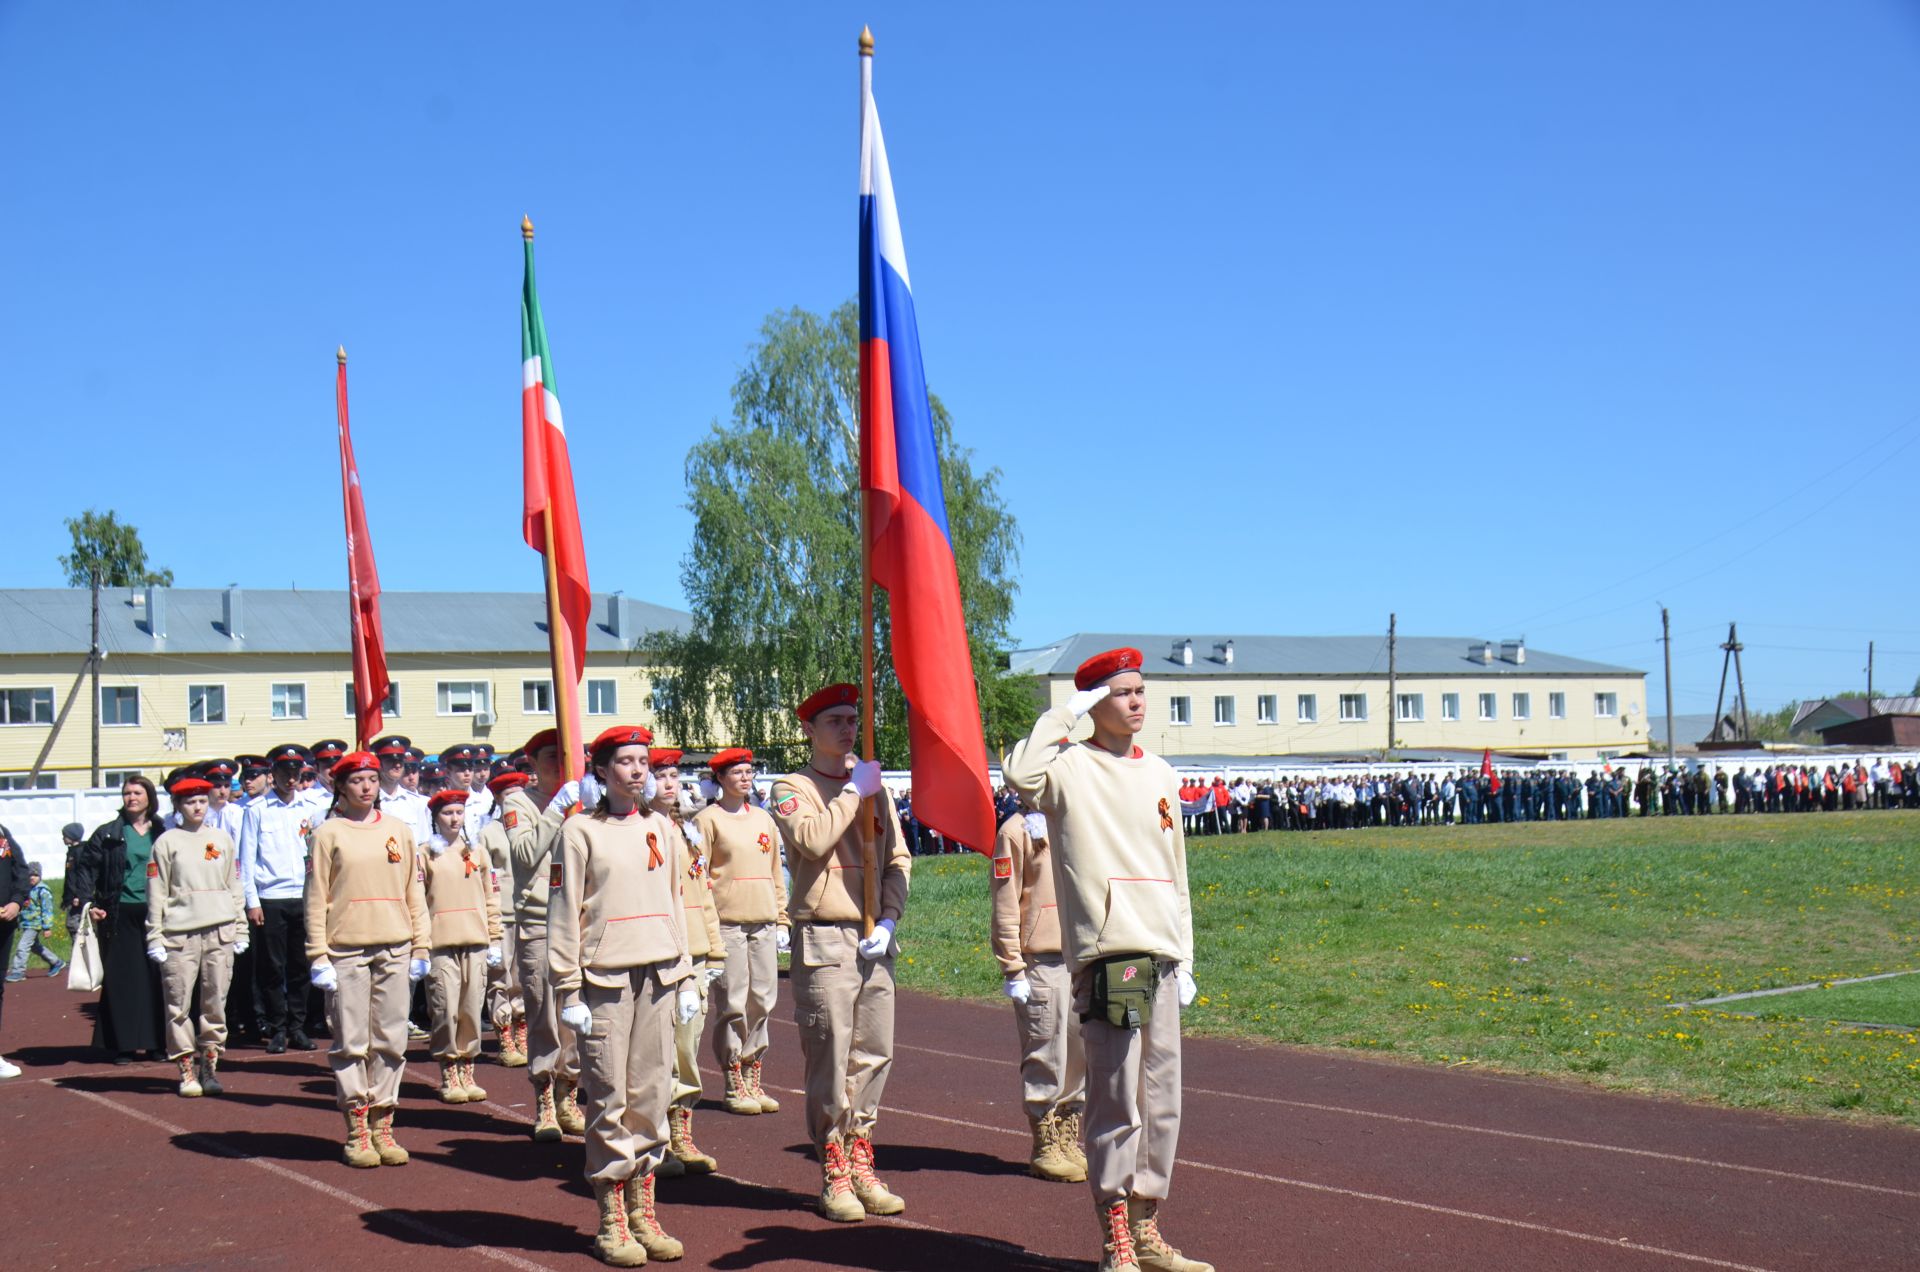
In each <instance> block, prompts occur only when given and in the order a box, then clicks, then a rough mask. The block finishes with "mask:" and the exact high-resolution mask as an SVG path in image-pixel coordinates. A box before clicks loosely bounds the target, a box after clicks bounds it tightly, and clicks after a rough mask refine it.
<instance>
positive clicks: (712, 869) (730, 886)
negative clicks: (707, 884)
mask: <svg viewBox="0 0 1920 1272" xmlns="http://www.w3.org/2000/svg"><path fill="white" fill-rule="evenodd" d="M693 824H694V825H696V826H698V827H699V828H700V834H701V836H702V837H703V838H704V840H705V844H706V857H707V863H708V864H707V872H708V874H709V875H711V876H712V879H713V896H714V900H715V902H716V903H717V904H718V906H719V909H720V921H721V922H722V923H731V924H741V923H778V924H779V925H780V926H781V927H786V926H787V925H788V921H787V881H786V878H785V877H784V876H783V875H782V873H781V871H780V827H779V826H777V825H775V824H774V820H773V817H772V815H771V814H769V813H768V812H767V810H766V809H764V808H756V807H755V806H754V805H752V804H742V805H741V806H740V811H739V812H737V813H730V812H728V811H727V810H726V809H724V808H722V807H720V805H718V804H709V805H707V806H706V807H705V808H703V809H701V810H700V812H699V814H698V815H697V816H695V817H694V819H693Z"/></svg>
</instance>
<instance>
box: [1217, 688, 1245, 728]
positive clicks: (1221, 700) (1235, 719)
mask: <svg viewBox="0 0 1920 1272" xmlns="http://www.w3.org/2000/svg"><path fill="white" fill-rule="evenodd" d="M1222 706H1225V707H1226V709H1227V714H1226V717H1225V718H1224V719H1222V718H1221V715H1220V708H1221V707H1222ZM1239 722H1240V700H1239V699H1238V698H1237V697H1235V696H1234V695H1233V694H1230V693H1216V694H1214V695H1213V723H1214V727H1215V728H1231V727H1232V726H1234V725H1236V724H1238V723H1239Z"/></svg>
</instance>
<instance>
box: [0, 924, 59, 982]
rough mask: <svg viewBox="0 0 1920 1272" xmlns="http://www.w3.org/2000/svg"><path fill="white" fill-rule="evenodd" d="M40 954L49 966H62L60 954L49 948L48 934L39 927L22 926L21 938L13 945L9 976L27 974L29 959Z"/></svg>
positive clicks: (8, 969) (8, 970) (12, 977)
mask: <svg viewBox="0 0 1920 1272" xmlns="http://www.w3.org/2000/svg"><path fill="white" fill-rule="evenodd" d="M34 954H38V955H39V956H40V958H41V960H42V961H44V962H45V963H46V965H47V966H48V967H58V966H60V956H59V955H57V954H55V953H54V952H53V951H52V950H50V949H48V948H47V934H46V933H45V932H42V931H41V930H40V929H39V928H21V929H20V940H19V941H18V942H17V943H16V944H15V945H14V947H13V961H12V962H11V963H8V964H7V977H8V979H10V980H11V979H14V978H17V977H21V976H25V975H26V974H27V959H28V958H29V957H30V956H31V955H34Z"/></svg>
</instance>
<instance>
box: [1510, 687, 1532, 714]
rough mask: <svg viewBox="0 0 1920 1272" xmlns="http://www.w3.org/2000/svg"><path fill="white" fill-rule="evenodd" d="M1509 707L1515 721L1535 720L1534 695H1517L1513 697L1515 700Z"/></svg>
mask: <svg viewBox="0 0 1920 1272" xmlns="http://www.w3.org/2000/svg"><path fill="white" fill-rule="evenodd" d="M1508 705H1509V707H1510V709H1511V710H1512V712H1513V718H1514V719H1516V720H1531V719H1533V695H1532V694H1530V693H1516V694H1514V695H1513V698H1512V700H1511V702H1510V703H1509V704H1508Z"/></svg>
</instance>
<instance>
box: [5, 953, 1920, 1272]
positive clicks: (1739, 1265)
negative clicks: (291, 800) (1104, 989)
mask: <svg viewBox="0 0 1920 1272" xmlns="http://www.w3.org/2000/svg"><path fill="white" fill-rule="evenodd" d="M88 1001H89V1000H87V999H83V998H81V997H80V996H78V995H74V994H70V993H68V992H66V991H65V989H64V988H63V987H62V986H61V985H59V984H57V983H55V982H49V981H46V980H43V979H41V978H40V977H39V976H37V975H36V976H34V977H33V978H32V979H30V980H28V981H27V982H25V983H23V984H16V985H13V986H10V987H9V992H8V994H7V1012H6V1035H5V1040H6V1043H7V1046H6V1053H7V1055H8V1056H9V1058H11V1059H13V1060H15V1061H16V1062H17V1063H19V1064H20V1065H21V1066H22V1067H23V1068H24V1069H25V1070H26V1072H25V1074H24V1075H23V1076H22V1077H20V1078H18V1079H15V1080H13V1081H10V1082H5V1083H0V1145H4V1154H3V1155H0V1161H4V1163H5V1165H4V1167H0V1186H4V1187H5V1189H6V1193H7V1202H6V1209H7V1211H8V1213H9V1214H11V1215H13V1216H15V1217H16V1222H15V1223H13V1224H12V1225H10V1228H9V1231H8V1232H7V1234H6V1236H5V1238H4V1240H5V1250H6V1255H5V1260H6V1263H7V1265H8V1266H10V1267H15V1268H22V1269H40V1268H84V1267H111V1268H152V1269H162V1268H189V1267H191V1268H213V1269H242V1268H262V1269H265V1268H274V1269H284V1268H286V1267H288V1266H293V1267H295V1268H298V1267H300V1266H302V1265H303V1264H308V1265H314V1266H325V1267H331V1268H348V1269H352V1270H353V1272H377V1270H378V1269H386V1268H402V1269H407V1272H427V1270H429V1269H437V1268H476V1269H484V1268H496V1269H498V1268H516V1269H523V1270H533V1269H585V1268H590V1267H597V1266H599V1265H598V1264H597V1263H595V1262H594V1260H593V1259H592V1257H591V1256H590V1255H589V1254H588V1253H586V1251H587V1246H588V1241H589V1239H590V1237H591V1234H592V1222H593V1216H594V1210H593V1203H592V1201H591V1197H590V1194H589V1193H588V1191H587V1189H586V1187H585V1185H584V1184H583V1183H582V1182H581V1181H580V1178H579V1172H580V1148H579V1144H578V1142H577V1141H569V1142H567V1143H566V1144H563V1145H536V1144H534V1143H532V1142H531V1141H530V1140H529V1139H527V1138H526V1125H527V1123H528V1121H529V1119H528V1098H529V1089H528V1086H527V1083H526V1080H525V1077H524V1074H523V1072H522V1071H516V1070H507V1069H501V1068H499V1067H497V1066H495V1065H492V1064H487V1065H483V1066H482V1067H481V1069H480V1073H479V1077H480V1080H481V1082H482V1085H484V1086H486V1087H487V1088H488V1090H489V1092H490V1095H491V1100H490V1101H489V1102H488V1103H487V1104H485V1105H480V1106H477V1107H476V1106H472V1105H469V1106H455V1107H448V1106H443V1105H441V1104H439V1103H438V1102H436V1101H434V1100H433V1099H432V1096H431V1093H430V1090H429V1087H428V1085H427V1083H428V1082H429V1081H430V1080H431V1077H430V1075H431V1074H432V1072H433V1070H432V1068H431V1066H430V1065H429V1064H428V1063H427V1061H426V1058H425V1054H424V1051H423V1050H422V1049H420V1048H418V1047H416V1049H415V1051H414V1053H413V1057H412V1058H413V1060H414V1061H415V1062H416V1063H415V1064H414V1065H411V1066H409V1069H408V1079H409V1081H408V1084H407V1088H406V1092H405V1098H404V1099H403V1102H402V1107H401V1112H400V1118H399V1128H400V1140H401V1142H402V1143H403V1144H405V1145H406V1146H407V1147H408V1148H409V1149H410V1150H411V1151H412V1153H413V1162H412V1164H411V1165H409V1166H407V1167H405V1168H404V1169H383V1170H377V1171H357V1170H349V1169H347V1168H346V1167H344V1166H342V1165H340V1164H339V1161H338V1152H339V1143H340V1136H341V1131H342V1124H341V1120H340V1117H339V1115H338V1114H337V1113H336V1112H335V1111H334V1107H333V1094H332V1091H333V1087H332V1081H331V1079H330V1078H329V1077H328V1075H327V1071H326V1067H325V1053H324V1052H321V1051H315V1052H312V1053H309V1054H301V1053H293V1052H290V1053H288V1054H287V1055H285V1056H268V1055H265V1054H264V1053H262V1052H259V1051H251V1050H243V1051H239V1052H236V1053H235V1054H234V1055H233V1057H232V1058H231V1062H230V1063H229V1064H228V1065H227V1066H226V1068H225V1070H224V1077H225V1080H226V1084H227V1090H228V1095H227V1096H226V1097H225V1098H223V1099H217V1100H216V1099H201V1100H183V1099H180V1098H178V1097H177V1096H176V1095H174V1094H173V1089H172V1087H173V1084H172V1082H171V1081H170V1080H169V1078H168V1076H167V1073H166V1070H165V1068H164V1067H163V1066H160V1065H136V1066H133V1067H131V1068H115V1067H113V1066H112V1065H105V1064H101V1063H98V1062H97V1060H96V1059H95V1058H94V1057H93V1056H92V1055H91V1054H90V1053H89V1051H88V1050H87V1048H86V1047H85V1046H84V1045H82V1044H84V1042H85V1040H86V1038H87V1037H88V1032H89V1025H88V1021H87V1018H86V1017H85V1015H83V1013H82V1011H81V1008H82V1006H83V1005H85V1004H86V1003H87V1002H88ZM786 1008H787V1005H786V1003H785V1002H783V1003H782V1005H781V1008H780V1010H781V1012H782V1013H784V1012H785V1011H786ZM898 1038H899V1039H900V1043H901V1045H900V1047H899V1050H898V1054H897V1058H896V1060H895V1065H894V1073H893V1077H892V1079H891V1082H890V1085H889V1087H888V1092H887V1094H888V1102H887V1103H888V1109H887V1112H886V1114H885V1115H884V1116H883V1119H882V1121H881V1124H880V1165H881V1168H882V1173H883V1174H884V1175H885V1176H886V1177H887V1179H888V1180H889V1182H890V1183H891V1184H892V1185H893V1186H894V1188H895V1189H896V1190H897V1191H899V1192H900V1193H901V1194H902V1195H903V1196H905V1197H906V1198H907V1200H908V1210H907V1213H906V1215H905V1216H903V1217H902V1219H901V1220H875V1219H869V1220H868V1221H867V1222H866V1223H864V1224H860V1225H857V1226H841V1225H837V1224H830V1223H827V1222H826V1221H824V1220H822V1219H820V1218H818V1217H817V1216H816V1215H814V1214H813V1213H812V1211H811V1210H810V1209H809V1208H808V1206H809V1203H810V1200H811V1198H812V1195H813V1192H814V1190H815V1188H816V1187H817V1180H818V1175H817V1168H816V1167H815V1166H814V1164H813V1162H812V1160H811V1159H810V1157H809V1156H808V1154H807V1151H806V1149H805V1145H804V1136H803V1134H802V1131H801V1119H800V1114H799V1098H798V1092H797V1091H795V1090H794V1089H793V1088H794V1087H795V1086H796V1084H797V1082H798V1079H799V1064H798V1058H799V1057H798V1050H797V1044H796V1041H795V1037H794V1031H793V1027H792V1025H791V1024H790V1023H789V1022H788V1021H787V1020H786V1019H785V1018H784V1016H783V1017H782V1018H780V1019H779V1020H778V1022H777V1024H776V1031H775V1034H774V1048H773V1052H772V1054H771V1058H770V1062H769V1081H768V1085H769V1086H770V1087H772V1088H773V1089H774V1090H775V1093H776V1094H778V1095H779V1096H780V1097H781V1098H782V1100H783V1101H784V1102H785V1107H783V1108H782V1109H781V1111H780V1112H779V1113H777V1114H773V1115H771V1116H764V1117H759V1118H737V1117H730V1116H728V1115H726V1114H724V1113H720V1112H718V1111H708V1112H705V1113H703V1115H702V1116H701V1117H700V1118H699V1120H698V1123H697V1125H696V1131H697V1132H698V1138H699V1139H700V1141H701V1143H702V1145H703V1146H704V1147H705V1148H706V1149H707V1151H709V1152H711V1153H713V1154H714V1155H715V1156H717V1157H718V1158H719V1159H720V1164H721V1171H722V1174H721V1175H720V1176H713V1177H707V1178H705V1179H686V1180H672V1181H666V1182H664V1183H663V1184H662V1185H661V1203H662V1207H661V1208H662V1217H663V1219H664V1220H665V1223H666V1226H667V1228H668V1230H669V1231H671V1232H672V1233H674V1235H676V1236H678V1237H680V1238H681V1239H683V1240H684V1241H685V1242H686V1244H687V1250H688V1254H687V1258H686V1260H685V1261H684V1262H682V1263H681V1264H680V1265H679V1266H682V1267H711V1268H729V1269H735V1268H770V1269H786V1268H863V1269H878V1270H891V1269H902V1270H905V1269H948V1268H992V1269H996V1270H998V1269H1013V1270H1016V1272H1017V1270H1021V1269H1069V1268H1079V1269H1084V1268H1086V1267H1089V1266H1090V1263H1089V1261H1088V1259H1089V1255H1090V1254H1094V1253H1097V1249H1096V1247H1095V1245H1094V1241H1095V1230H1094V1225H1093V1219H1092V1208H1091V1203H1090V1201H1089V1199H1088V1194H1087V1191H1086V1187H1085V1186H1084V1185H1074V1184H1044V1183H1041V1182H1039V1181H1038V1180H1034V1179H1030V1178H1028V1177H1027V1176H1026V1175H1025V1174H1024V1173H1023V1166H1024V1162H1025V1152H1026V1147H1027V1144H1026V1131H1025V1123H1024V1120H1023V1118H1022V1117H1021V1114H1020V1111H1019V1107H1018V1104H1017V1091H1018V1087H1017V1083H1016V1078H1015V1070H1014V1066H1013V1063H1012V1059H1011V1056H1012V1054H1013V1053H1012V1047H1013V1026H1012V1024H1011V1022H1010V1020H1009V1018H1008V1015H1007V1013H1006V1012H1004V1011H1002V1010H998V1009H996V1008H995V1007H992V1006H987V1005H978V1004H965V1003H953V1002H945V1001H941V1000H937V999H932V998H924V997H919V996H913V995H908V996H903V998H902V1000H901V1004H900V1012H899V1022H898ZM323 1045H324V1044H323ZM708 1086H709V1090H710V1091H711V1090H713V1089H714V1088H715V1087H716V1086H717V1082H716V1081H715V1080H714V1077H713V1075H710V1077H709V1084H708ZM1164 1213H1165V1219H1166V1223H1165V1228H1166V1229H1167V1231H1168V1234H1169V1235H1170V1236H1171V1237H1172V1239H1173V1240H1174V1242H1175V1243H1176V1244H1178V1245H1181V1246H1182V1247H1184V1248H1185V1249H1186V1250H1187V1251H1188V1252H1189V1253H1191V1254H1193V1255H1195V1256H1196V1257H1203V1258H1207V1259H1211V1260H1212V1261H1213V1262H1215V1263H1216V1264H1217V1265H1219V1267H1220V1268H1221V1269H1222V1270H1223V1272H1230V1270H1237V1269H1249V1268H1312V1269H1374V1268H1394V1269H1399V1268H1415V1269H1421V1268H1446V1269H1466V1268H1471V1269H1516V1270H1524V1272H1535V1270H1549V1269H1553V1270H1558V1269H1607V1270H1608V1272H1616V1270H1618V1272H1638V1270H1640V1269H1647V1270H1649V1272H1652V1270H1655V1269H1658V1270H1661V1272H1693V1270H1695V1269H1709V1268H1722V1269H1744V1270H1754V1269H1765V1270H1766V1272H1801V1270H1805V1272H1815V1270H1817V1272H1845V1270H1847V1269H1889V1270H1892V1269H1899V1270H1902V1272H1907V1270H1911V1269H1914V1268H1917V1267H1920V1135H1916V1134H1914V1133H1912V1132H1909V1131H1905V1130H1901V1129H1897V1128H1888V1127H1862V1126H1850V1125H1847V1124H1844V1123H1841V1122H1837V1121H1822V1120H1811V1119H1788V1118H1781V1117H1773V1116H1768V1115H1764V1114H1755V1113H1748V1112H1742V1111H1736V1110H1726V1109H1716V1108H1706V1107H1700V1106H1695V1105H1689V1104H1682V1103H1677V1102H1669V1101H1656V1100H1644V1099H1637V1098H1632V1097H1627V1096H1619V1095H1608V1094H1602V1093H1598V1092H1593V1091H1588V1090H1586V1089H1583V1088H1579V1087H1573V1086H1565V1085H1559V1084H1551V1083H1546V1082H1540V1081H1532V1080H1523V1079H1508V1078H1499V1077H1489V1076H1486V1075H1480V1074H1472V1073H1465V1072H1460V1071H1447V1070H1435V1069H1426V1068H1415V1067H1409V1066H1404V1065H1399V1064H1392V1063H1384V1062H1379V1061H1374V1060H1368V1059H1365V1058H1356V1057H1348V1056H1341V1055H1330V1054H1321V1053H1316V1052H1307V1051H1296V1050H1288V1049H1284V1048H1271V1047H1252V1046H1239V1045H1235V1044H1231V1043H1223V1042H1215V1041H1196V1040H1192V1039H1189V1040H1188V1042H1187V1051H1186V1119H1185V1126H1184V1131H1183V1135H1182V1140H1181V1157H1180V1169H1179V1171H1178V1172H1177V1174H1176V1177H1175V1186H1174V1199H1173V1202H1172V1204H1171V1205H1170V1206H1169V1207H1168V1208H1167V1210H1166V1211H1165V1212H1164Z"/></svg>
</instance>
